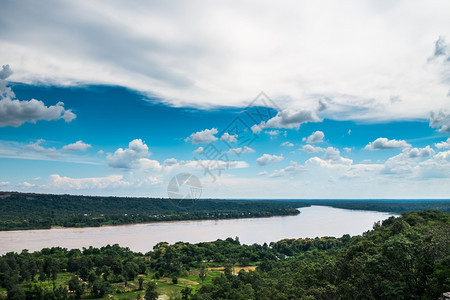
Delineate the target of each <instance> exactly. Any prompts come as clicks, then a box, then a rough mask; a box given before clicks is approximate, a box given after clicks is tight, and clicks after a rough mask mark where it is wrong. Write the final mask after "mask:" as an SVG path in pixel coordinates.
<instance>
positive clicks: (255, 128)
mask: <svg viewBox="0 0 450 300" xmlns="http://www.w3.org/2000/svg"><path fill="white" fill-rule="evenodd" d="M264 125H265V123H264V122H262V123H261V124H255V125H253V126H252V127H251V128H250V129H251V131H252V133H253V134H259V133H260V132H261V131H262V130H263V129H264Z"/></svg>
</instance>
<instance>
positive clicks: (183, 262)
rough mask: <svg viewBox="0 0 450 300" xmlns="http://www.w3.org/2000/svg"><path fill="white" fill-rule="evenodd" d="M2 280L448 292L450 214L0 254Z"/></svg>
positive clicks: (308, 292)
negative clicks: (291, 235)
mask: <svg viewBox="0 0 450 300" xmlns="http://www.w3.org/2000/svg"><path fill="white" fill-rule="evenodd" d="M241 269H243V270H241ZM0 285H1V289H0V297H7V298H8V299H68V298H83V299H88V298H105V299H107V298H108V297H109V298H114V299H141V297H144V299H156V298H157V297H158V295H162V294H165V295H167V296H168V297H169V299H192V300H195V299H258V300H259V299H261V300H264V299H310V300H311V299H438V298H439V296H440V295H441V294H442V293H444V292H448V291H450V214H449V213H443V212H440V211H422V212H414V213H404V214H403V215H402V216H401V217H399V218H394V217H391V218H389V219H387V220H385V221H383V222H382V223H375V224H374V227H373V230H370V231H368V232H366V233H364V234H363V235H362V236H354V237H350V236H349V235H344V236H342V237H341V238H332V237H322V238H315V239H286V240H281V241H278V242H273V243H270V245H267V244H264V245H258V244H253V245H242V244H240V242H239V239H238V238H228V239H226V240H217V241H215V242H204V243H198V244H190V243H182V242H179V243H176V244H173V245H169V244H167V243H164V242H161V243H159V244H157V245H156V246H155V247H154V248H153V251H150V252H148V253H146V254H141V253H134V252H131V251H130V250H129V249H128V248H121V247H119V246H118V245H113V246H106V247H102V248H100V249H97V248H83V249H82V250H78V249H73V250H67V249H62V248H51V249H48V248H47V249H42V250H41V251H37V252H34V253H29V252H28V251H26V250H24V251H22V252H21V253H12V252H11V253H7V254H5V255H3V256H1V257H0Z"/></svg>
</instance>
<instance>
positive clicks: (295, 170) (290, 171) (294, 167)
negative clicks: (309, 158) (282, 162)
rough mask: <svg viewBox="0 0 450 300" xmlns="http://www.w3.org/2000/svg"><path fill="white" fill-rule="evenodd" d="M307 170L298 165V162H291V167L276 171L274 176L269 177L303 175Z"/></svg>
mask: <svg viewBox="0 0 450 300" xmlns="http://www.w3.org/2000/svg"><path fill="white" fill-rule="evenodd" d="M306 170H307V168H306V167H305V166H303V165H300V164H298V162H296V161H292V160H291V161H290V162H289V166H287V167H286V168H283V169H280V170H275V171H273V173H272V174H270V175H269V177H281V176H284V175H295V174H299V173H303V172H305V171H306Z"/></svg>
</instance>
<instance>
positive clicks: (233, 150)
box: [228, 146, 255, 155]
mask: <svg viewBox="0 0 450 300" xmlns="http://www.w3.org/2000/svg"><path fill="white" fill-rule="evenodd" d="M253 152H255V149H252V148H250V147H248V146H244V148H230V150H228V153H234V154H237V155H240V154H244V153H253Z"/></svg>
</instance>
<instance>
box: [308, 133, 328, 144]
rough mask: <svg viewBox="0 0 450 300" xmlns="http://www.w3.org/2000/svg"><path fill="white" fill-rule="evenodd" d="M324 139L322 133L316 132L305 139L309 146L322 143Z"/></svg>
mask: <svg viewBox="0 0 450 300" xmlns="http://www.w3.org/2000/svg"><path fill="white" fill-rule="evenodd" d="M324 137H325V134H323V132H322V131H316V132H314V133H313V134H311V135H310V136H308V138H307V139H306V142H307V143H310V144H314V143H322V142H323V138H324Z"/></svg>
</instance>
